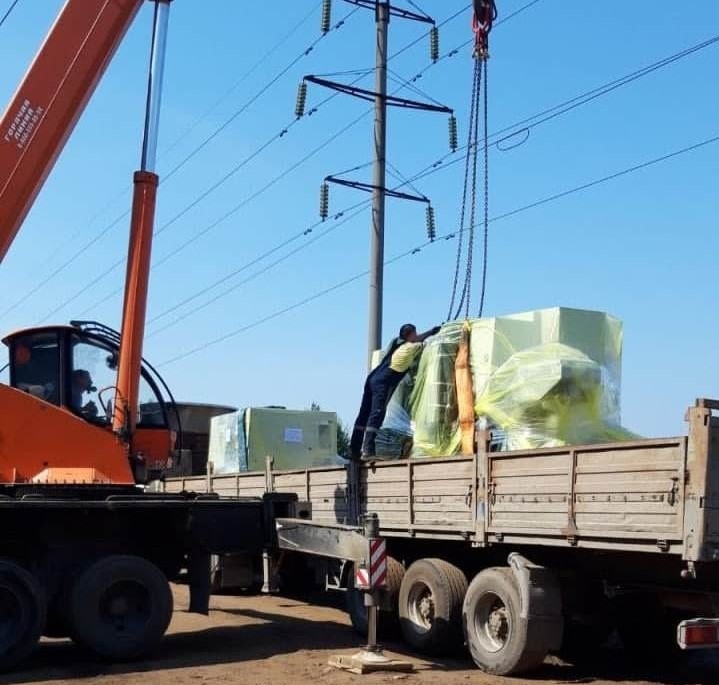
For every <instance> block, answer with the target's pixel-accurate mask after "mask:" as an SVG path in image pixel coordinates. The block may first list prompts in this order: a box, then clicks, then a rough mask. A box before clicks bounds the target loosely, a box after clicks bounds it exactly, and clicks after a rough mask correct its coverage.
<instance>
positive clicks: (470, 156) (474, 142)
mask: <svg viewBox="0 0 719 685" xmlns="http://www.w3.org/2000/svg"><path fill="white" fill-rule="evenodd" d="M474 9H475V12H474V17H473V21H472V29H473V31H474V33H475V37H476V38H475V47H474V54H473V57H474V75H473V79H472V98H471V103H470V114H469V133H468V136H467V148H466V156H465V165H464V183H463V189H462V208H461V212H460V220H459V237H458V245H457V258H456V261H455V269H454V280H453V283H452V295H451V298H450V304H449V313H448V317H447V318H448V319H458V318H459V317H460V316H462V315H464V317H465V318H469V313H470V305H471V294H472V271H473V262H474V242H475V241H474V238H475V233H474V230H475V225H476V218H477V166H478V160H479V145H480V107H481V108H482V110H483V113H482V122H481V124H482V127H483V172H484V198H483V199H484V212H483V228H484V234H483V245H482V256H483V258H482V286H481V293H480V301H479V316H480V317H481V316H482V315H483V313H484V302H485V294H486V285H487V250H488V247H489V137H488V136H489V129H488V124H489V114H488V109H489V98H488V89H487V60H488V58H489V50H488V47H489V40H488V38H489V32H490V31H491V29H492V24H493V22H494V20H495V19H496V17H497V9H496V6H495V3H494V0H475V2H474ZM465 232H466V233H467V241H466V250H465V241H464V234H465ZM463 255H465V273H464V279H463V281H462V283H461V288H460V266H461V263H462V256H463Z"/></svg>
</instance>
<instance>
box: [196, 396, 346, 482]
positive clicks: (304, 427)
mask: <svg viewBox="0 0 719 685" xmlns="http://www.w3.org/2000/svg"><path fill="white" fill-rule="evenodd" d="M268 456H270V457H272V459H273V462H274V466H273V467H274V468H275V469H281V470H289V469H303V468H307V467H310V466H327V465H335V464H340V463H343V462H342V460H341V459H340V458H339V457H338V456H337V414H335V413H334V412H325V411H314V410H312V411H298V410H292V409H285V408H284V407H248V408H246V409H242V410H240V411H236V412H233V413H231V414H225V415H223V416H216V417H214V418H213V419H212V422H211V425H210V449H209V460H210V461H211V462H212V464H213V469H214V472H215V473H236V472H240V471H261V470H263V469H264V468H265V459H266V457H268Z"/></svg>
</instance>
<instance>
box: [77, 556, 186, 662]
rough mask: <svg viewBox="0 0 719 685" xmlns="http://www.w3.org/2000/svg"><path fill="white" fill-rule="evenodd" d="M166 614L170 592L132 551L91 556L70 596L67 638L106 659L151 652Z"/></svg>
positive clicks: (166, 621)
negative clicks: (90, 563) (89, 562)
mask: <svg viewBox="0 0 719 685" xmlns="http://www.w3.org/2000/svg"><path fill="white" fill-rule="evenodd" d="M171 618H172V593H171V592H170V586H169V584H168V582H167V579H166V578H165V576H164V574H163V573H162V571H160V569H159V568H157V566H155V565H154V564H151V563H150V562H149V561H147V560H145V559H142V558H140V557H135V556H120V555H117V556H109V557H104V558H102V559H100V560H99V561H96V562H95V563H94V564H92V565H91V566H89V567H88V568H87V569H86V570H85V571H84V572H83V573H82V574H81V575H80V577H79V578H78V580H77V582H76V583H75V585H74V587H73V589H72V593H71V595H70V626H71V629H72V638H73V640H75V642H77V643H78V644H79V645H81V646H83V647H86V648H87V649H90V650H91V651H93V652H95V653H96V654H99V655H100V656H102V657H105V658H107V659H112V660H116V661H126V660H131V659H137V658H139V657H141V656H144V655H146V654H147V653H148V652H150V651H152V649H154V648H155V647H156V646H157V644H158V643H159V642H160V640H161V639H162V636H163V635H164V634H165V631H166V630H167V626H168V625H169V623H170V619H171Z"/></svg>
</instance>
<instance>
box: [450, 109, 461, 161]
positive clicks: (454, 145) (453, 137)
mask: <svg viewBox="0 0 719 685" xmlns="http://www.w3.org/2000/svg"><path fill="white" fill-rule="evenodd" d="M449 149H450V150H451V151H452V152H457V150H458V149H459V134H458V133H457V117H456V116H454V114H453V115H452V116H451V117H450V118H449Z"/></svg>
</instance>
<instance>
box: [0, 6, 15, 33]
mask: <svg viewBox="0 0 719 685" xmlns="http://www.w3.org/2000/svg"><path fill="white" fill-rule="evenodd" d="M18 2H20V0H13V2H12V3H11V4H10V7H8V9H7V11H6V12H5V14H3V16H2V19H0V27H2V25H3V24H4V23H5V22H6V21H7V18H8V17H9V16H10V15H11V14H12V11H13V10H14V9H15V6H16V5H17V4H18Z"/></svg>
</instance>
